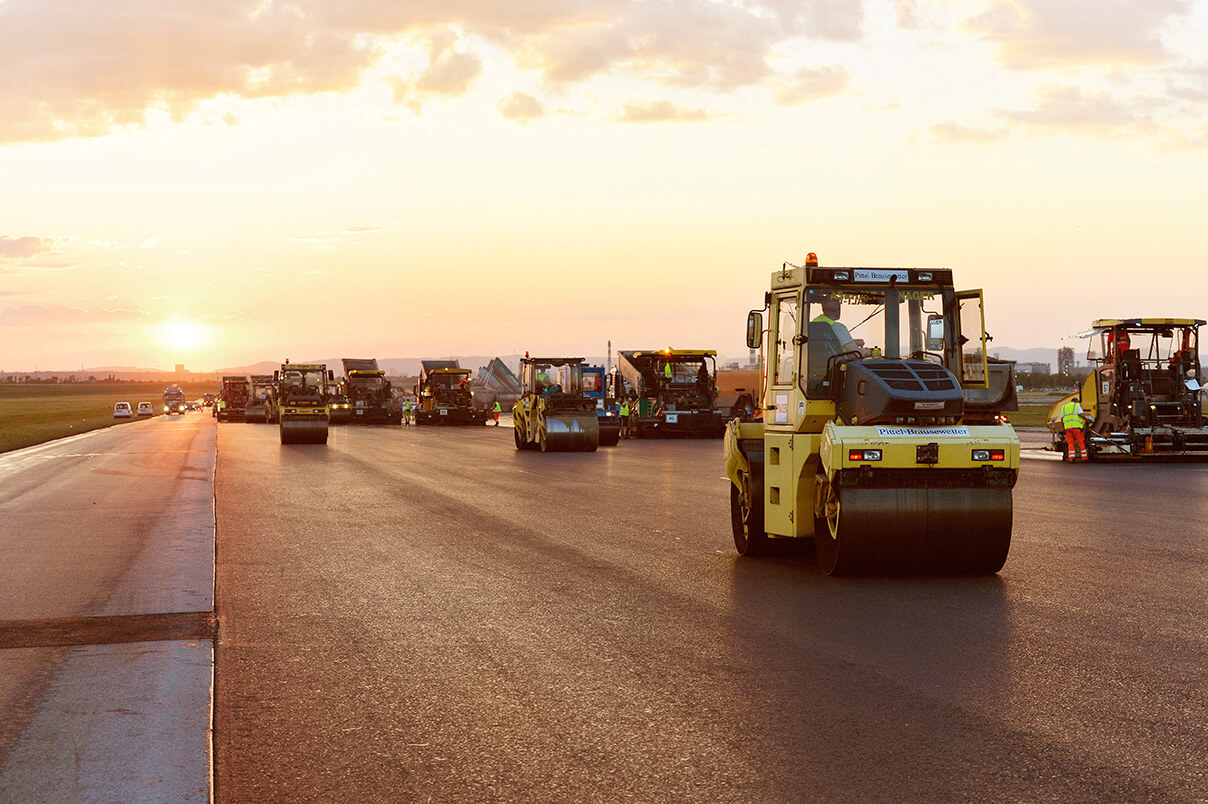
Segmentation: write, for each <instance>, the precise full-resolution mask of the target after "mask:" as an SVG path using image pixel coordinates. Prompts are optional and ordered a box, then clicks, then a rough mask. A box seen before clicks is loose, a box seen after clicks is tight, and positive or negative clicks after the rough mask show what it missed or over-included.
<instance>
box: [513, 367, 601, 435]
mask: <svg viewBox="0 0 1208 804" xmlns="http://www.w3.org/2000/svg"><path fill="white" fill-rule="evenodd" d="M520 387H521V395H520V398H519V399H517V400H516V404H515V405H514V406H513V407H512V421H513V423H514V424H513V426H514V428H515V429H514V430H513V434H514V436H515V438H516V449H521V450H526V449H540V450H541V451H542V452H595V451H596V448H597V447H599V445H600V424H599V419H598V418H597V416H596V402H595V400H594V399H592V398H590V397H589V396H587V394H586V393H584V391H583V358H581V357H529V356H528V353H525V355H524V357H523V358H522V359H521V360H520Z"/></svg>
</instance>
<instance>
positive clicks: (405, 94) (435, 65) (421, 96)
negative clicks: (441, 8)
mask: <svg viewBox="0 0 1208 804" xmlns="http://www.w3.org/2000/svg"><path fill="white" fill-rule="evenodd" d="M458 44H459V42H458V35H457V32H456V31H454V30H452V29H450V28H440V29H438V30H436V31H433V32H431V33H430V34H429V35H428V40H427V45H428V66H427V67H426V68H425V69H424V71H423V72H422V73H420V75H419V77H418V78H416V79H414V80H410V79H406V78H402V77H400V76H392V77H390V78H389V79H388V82H389V84H390V86H391V88H392V89H393V91H394V102H395V103H404V104H406V105H407V106H408V107H409V108H410V109H411V110H412V111H413V112H415V113H416V114H419V113H420V112H421V111H422V110H423V104H424V101H425V100H427V99H429V98H432V97H457V96H459V95H464V94H465V93H466V92H467V91H468V90H469V88H470V85H471V84H473V83H474V81H475V80H477V79H478V77H479V76H480V75H482V71H483V67H482V59H480V58H479V57H478V55H477V54H475V53H472V52H470V51H468V50H465V49H464V48H459V47H458Z"/></svg>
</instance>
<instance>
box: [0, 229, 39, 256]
mask: <svg viewBox="0 0 1208 804" xmlns="http://www.w3.org/2000/svg"><path fill="white" fill-rule="evenodd" d="M49 250H50V243H48V242H45V241H43V240H42V238H40V237H29V236H27V237H8V236H7V235H0V259H9V260H19V259H24V258H26V257H32V256H34V255H35V254H38V253H40V252H43V251H49Z"/></svg>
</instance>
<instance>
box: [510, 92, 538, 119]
mask: <svg viewBox="0 0 1208 804" xmlns="http://www.w3.org/2000/svg"><path fill="white" fill-rule="evenodd" d="M499 113H500V114H501V115H503V116H504V117H506V118H507V119H508V120H520V121H521V122H523V121H525V120H531V119H532V118H534V117H541V116H543V115H544V114H545V108H544V107H543V106H542V105H541V103H540V101H538V100H537V99H536V98H534V97H533V96H532V95H528V94H526V93H524V92H513V93H512V94H511V95H508V96H507V97H506V98H502V99H501V100H500V101H499Z"/></svg>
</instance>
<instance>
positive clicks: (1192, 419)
mask: <svg viewBox="0 0 1208 804" xmlns="http://www.w3.org/2000/svg"><path fill="white" fill-rule="evenodd" d="M1203 325H1204V321H1203V320H1201V319H1199V318H1103V319H1099V320H1097V321H1095V322H1094V323H1093V324H1092V325H1091V329H1090V331H1089V332H1087V333H1084V337H1087V338H1089V339H1090V348H1089V349H1088V352H1087V358H1088V360H1089V361H1090V363H1091V365H1092V367H1093V369H1092V371H1091V372H1090V374H1088V375H1087V377H1086V380H1085V381H1084V382H1083V384H1082V387H1081V389H1080V390H1079V391H1078V392H1077V393H1071V394H1069V395H1067V396H1065V397H1064V398H1062V399H1061V400H1059V401H1058V402H1057V404H1056V405H1054V406H1053V408H1052V410H1051V411H1049V416H1048V426H1049V430H1050V431H1052V433H1053V449H1055V450H1057V451H1059V452H1064V450H1065V438H1064V436H1063V432H1064V430H1063V429H1062V426H1061V409H1062V407H1063V406H1064V405H1065V403H1066V402H1068V401H1070V400H1071V399H1073V398H1074V397H1075V396H1077V397H1078V399H1079V402H1080V403H1081V405H1082V409H1083V411H1085V413H1086V414H1087V415H1088V416H1089V417H1090V418H1091V422H1090V423H1089V424H1088V425H1087V427H1086V428H1085V436H1084V439H1083V440H1084V441H1085V444H1086V450H1087V457H1088V458H1091V459H1094V460H1100V459H1114V458H1123V459H1138V460H1148V459H1160V458H1192V459H1196V458H1198V459H1200V460H1204V459H1208V427H1205V426H1204V425H1205V422H1204V414H1203V410H1202V405H1201V401H1200V392H1201V390H1202V385H1201V383H1202V382H1203V375H1202V368H1201V367H1200V339H1199V329H1200V327H1202V326H1203Z"/></svg>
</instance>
